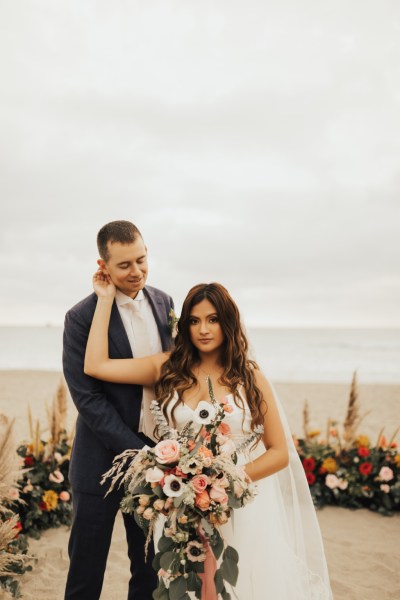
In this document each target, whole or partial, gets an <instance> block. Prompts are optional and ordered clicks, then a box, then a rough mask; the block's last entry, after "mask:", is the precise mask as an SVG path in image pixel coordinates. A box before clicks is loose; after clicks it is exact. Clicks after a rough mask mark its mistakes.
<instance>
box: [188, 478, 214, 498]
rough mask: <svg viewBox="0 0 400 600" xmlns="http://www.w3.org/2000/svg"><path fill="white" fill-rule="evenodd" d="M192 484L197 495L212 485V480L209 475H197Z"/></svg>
mask: <svg viewBox="0 0 400 600" xmlns="http://www.w3.org/2000/svg"><path fill="white" fill-rule="evenodd" d="M191 483H192V487H193V489H194V491H195V492H196V494H199V493H200V492H203V491H204V490H205V489H206V487H207V486H208V485H210V480H209V478H208V477H207V475H195V477H193V479H192V481H191Z"/></svg>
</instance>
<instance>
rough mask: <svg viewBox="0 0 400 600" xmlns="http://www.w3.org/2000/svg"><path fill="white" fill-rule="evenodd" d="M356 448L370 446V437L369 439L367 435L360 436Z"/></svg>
mask: <svg viewBox="0 0 400 600" xmlns="http://www.w3.org/2000/svg"><path fill="white" fill-rule="evenodd" d="M356 446H358V447H360V446H369V437H367V436H366V435H359V436H358V437H357V438H356Z"/></svg>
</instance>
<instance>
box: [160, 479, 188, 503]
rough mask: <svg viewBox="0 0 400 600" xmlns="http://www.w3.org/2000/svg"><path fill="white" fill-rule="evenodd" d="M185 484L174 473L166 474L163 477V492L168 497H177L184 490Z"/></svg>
mask: <svg viewBox="0 0 400 600" xmlns="http://www.w3.org/2000/svg"><path fill="white" fill-rule="evenodd" d="M185 488H186V484H185V483H183V481H182V479H181V478H180V477H176V475H167V476H166V478H165V479H164V485H163V492H164V494H165V495H166V496H169V497H170V498H178V496H182V494H183V492H184V491H185Z"/></svg>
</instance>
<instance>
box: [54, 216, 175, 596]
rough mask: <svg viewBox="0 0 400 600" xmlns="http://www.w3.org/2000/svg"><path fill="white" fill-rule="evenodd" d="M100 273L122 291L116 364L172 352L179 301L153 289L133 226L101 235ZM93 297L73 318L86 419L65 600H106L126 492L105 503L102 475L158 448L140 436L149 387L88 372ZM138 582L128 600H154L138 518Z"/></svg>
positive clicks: (70, 325) (76, 380) (79, 427)
mask: <svg viewBox="0 0 400 600" xmlns="http://www.w3.org/2000/svg"><path fill="white" fill-rule="evenodd" d="M97 246H98V250H99V254H100V259H99V260H98V261H97V263H98V265H99V267H100V269H102V270H103V271H105V272H106V273H108V274H109V275H110V277H111V279H112V281H113V283H114V284H115V286H116V288H117V293H116V298H115V302H114V306H113V309H112V314H111V320H110V328H109V352H110V357H111V358H132V356H143V355H146V354H153V353H156V352H161V351H162V350H167V349H168V348H169V347H170V345H171V335H170V330H169V326H168V319H169V312H170V310H171V309H172V308H173V302H172V299H171V298H170V297H169V296H167V294H165V293H164V292H162V291H160V290H157V289H155V288H153V287H149V286H146V285H145V284H146V279H147V273H148V265H147V248H146V246H145V245H144V242H143V239H142V236H141V234H140V232H139V230H138V229H137V227H135V225H133V223H130V222H128V221H113V222H111V223H108V224H107V225H104V227H102V228H101V229H100V231H99V233H98V236H97ZM96 302H97V297H96V294H94V293H93V294H91V295H90V296H88V297H87V298H85V299H84V300H82V301H81V302H79V303H78V304H77V305H76V306H74V307H73V308H71V310H69V311H68V313H67V314H66V317H65V327H64V347H63V367H64V375H65V378H66V381H67V383H68V387H69V390H70V392H71V396H72V399H73V401H74V403H75V405H76V407H77V409H78V412H79V415H78V420H77V423H76V435H75V440H74V444H73V448H72V455H71V462H70V471H69V479H70V482H71V485H72V499H73V522H72V528H71V534H70V540H69V545H68V552H69V557H70V567H69V572H68V579H67V584H66V590H65V600H98V598H99V597H100V594H101V589H102V585H103V578H104V571H105V568H106V562H107V556H108V551H109V547H110V542H111V535H112V530H113V526H114V520H115V516H116V514H117V511H118V509H119V503H120V501H121V497H122V491H121V490H117V491H114V492H112V493H111V494H109V495H108V496H107V498H104V494H105V493H106V491H107V486H101V485H100V480H101V478H102V474H103V473H105V472H106V471H107V470H108V469H109V468H110V466H111V464H112V460H113V458H114V456H115V455H117V454H120V453H121V452H123V451H124V450H126V449H128V448H142V447H143V446H144V445H145V444H146V443H150V444H151V442H150V441H149V440H148V439H147V438H146V437H145V436H144V435H143V434H141V433H139V432H138V429H139V419H140V409H141V399H142V387H141V386H138V385H126V384H117V383H107V382H104V381H99V380H97V379H94V378H92V377H89V376H87V375H85V374H84V372H83V363H84V356H85V348H86V342H87V338H88V335H89V329H90V324H91V321H92V318H93V313H94V310H95V307H96ZM123 519H124V524H125V529H126V538H127V542H128V556H129V559H130V569H131V578H130V581H129V592H128V600H151V598H152V592H153V590H154V589H155V588H156V586H157V581H156V575H155V573H154V571H153V569H152V566H151V562H152V556H151V554H150V552H149V556H148V559H147V562H145V560H144V542H145V538H144V535H143V532H142V530H141V529H140V528H139V527H138V525H137V524H136V523H135V521H134V519H133V517H132V516H129V515H126V514H123Z"/></svg>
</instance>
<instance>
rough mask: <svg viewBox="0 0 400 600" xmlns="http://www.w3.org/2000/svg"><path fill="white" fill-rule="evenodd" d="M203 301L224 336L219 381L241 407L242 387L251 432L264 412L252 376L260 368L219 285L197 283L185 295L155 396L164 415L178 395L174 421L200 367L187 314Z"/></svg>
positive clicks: (226, 294)
mask: <svg viewBox="0 0 400 600" xmlns="http://www.w3.org/2000/svg"><path fill="white" fill-rule="evenodd" d="M202 300H208V301H209V302H210V303H211V304H212V305H213V306H214V307H215V310H216V313H217V315H218V319H219V323H220V325H221V329H222V332H223V334H224V341H223V345H222V349H221V366H222V367H223V372H222V375H221V377H220V378H219V382H220V384H221V385H223V386H225V387H227V388H228V389H229V390H230V392H231V393H232V394H233V396H234V400H235V403H236V404H237V405H238V406H240V407H241V408H244V406H243V399H242V398H241V396H240V394H239V388H240V386H243V389H244V393H245V396H246V399H247V403H248V406H249V409H250V412H251V416H252V421H251V427H252V429H254V427H255V426H256V425H262V424H263V422H264V414H265V410H266V409H265V404H264V403H263V395H262V393H261V391H260V390H259V388H258V387H257V385H256V381H255V376H254V370H255V369H258V368H259V367H258V365H257V363H256V362H255V361H254V360H251V359H249V357H248V342H247V339H246V336H245V334H244V331H243V327H242V325H241V322H240V314H239V310H238V308H237V306H236V304H235V302H234V301H233V299H232V297H231V296H230V294H229V292H228V290H226V289H225V288H224V287H223V286H222V285H221V284H220V283H208V284H207V283H200V284H198V285H195V286H194V287H193V288H192V289H191V290H190V291H189V293H188V295H187V296H186V298H185V300H184V302H183V306H182V312H181V316H180V318H179V322H178V332H177V336H176V338H175V347H174V349H173V350H172V352H171V355H170V357H169V359H168V360H167V361H166V362H165V363H164V365H163V367H162V369H161V376H160V379H159V380H158V382H157V384H156V390H155V391H156V397H157V399H158V401H159V403H160V405H161V407H162V409H163V412H164V415H165V416H167V408H168V405H169V404H170V403H171V402H172V401H173V400H174V398H176V395H177V400H176V402H175V404H174V406H173V408H172V411H171V416H172V419H174V412H175V409H176V407H177V406H178V404H180V403H182V402H183V394H184V393H185V391H186V390H189V389H190V388H191V387H192V386H193V385H195V384H196V383H197V379H196V377H195V375H194V373H193V367H195V366H196V365H198V364H199V362H200V357H199V352H198V350H197V348H196V347H195V346H194V345H193V344H192V342H191V339H190V315H191V311H192V308H193V307H194V306H196V305H197V304H199V303H200V302H201V301H202Z"/></svg>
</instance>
